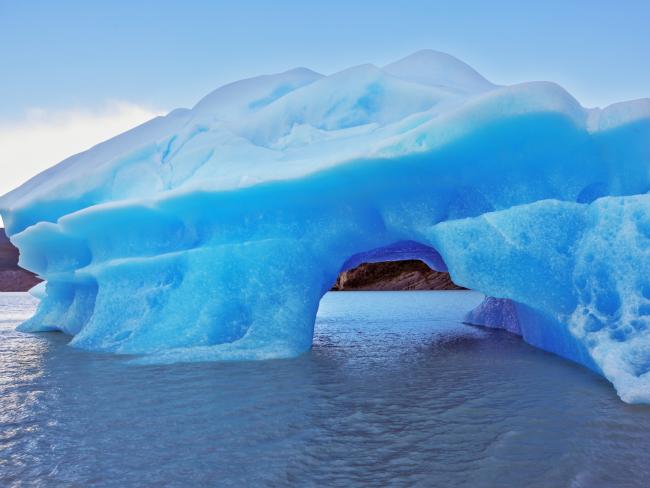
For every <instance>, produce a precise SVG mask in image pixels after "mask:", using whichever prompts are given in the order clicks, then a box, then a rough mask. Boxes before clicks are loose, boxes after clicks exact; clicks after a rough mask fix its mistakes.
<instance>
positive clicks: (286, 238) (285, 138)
mask: <svg viewBox="0 0 650 488" xmlns="http://www.w3.org/2000/svg"><path fill="white" fill-rule="evenodd" d="M649 163H650V101H649V100H637V101H633V102H626V103H622V104H616V105H613V106H611V107H607V108H605V109H585V108H583V107H582V106H581V105H580V104H579V103H578V102H577V101H576V100H575V99H574V98H572V97H571V96H570V95H569V94H568V93H567V92H565V91H564V90H563V89H562V88H560V87H559V86H557V85H554V84H552V83H545V82H544V83H542V82H535V83H525V84H520V85H514V86H508V87H500V86H496V85H493V84H492V83H490V82H489V81H487V80H485V78H483V77H482V76H481V75H479V74H478V73H477V72H476V71H474V70H473V69H472V68H470V67H469V66H467V65H465V64H464V63H462V62H461V61H459V60H457V59H455V58H453V57H451V56H448V55H445V54H442V53H436V52H433V51H423V52H419V53H416V54H414V55H412V56H410V57H408V58H405V59H404V60H400V61H398V62H396V63H393V64H391V65H389V66H386V67H384V68H378V67H375V66H371V65H362V66H357V67H353V68H350V69H348V70H345V71H342V72H340V73H335V74H333V75H330V76H322V75H319V74H317V73H314V72H312V71H309V70H307V69H304V68H299V69H296V70H292V71H289V72H286V73H281V74H278V75H269V76H263V77H258V78H253V79H250V80H244V81H241V82H237V83H234V84H231V85H227V86H225V87H222V88H220V89H218V90H216V91H215V92H213V93H212V94H210V95H208V96H207V97H206V98H205V99H203V100H202V101H201V102H199V103H198V104H197V105H196V106H195V107H194V108H193V109H191V110H186V109H182V110H176V111H174V112H172V113H170V114H169V115H167V116H166V117H161V118H157V119H154V120H152V121H150V122H148V123H146V124H143V125H142V126H140V127H137V128H135V129H133V130H131V131H129V132H127V133H125V134H122V135H119V136H117V137H115V138H114V139H111V140H109V141H107V142H105V143H103V144H100V145H98V146H96V147H94V148H92V149H90V150H89V151H86V152H84V153H81V154H79V155H76V156H73V157H72V158H69V159H67V160H65V161H63V162H62V163H60V164H59V165H57V166H55V167H53V168H51V169H49V170H48V171H46V172H44V173H42V174H41V175H38V176H36V177H35V178H33V179H32V180H30V181H29V182H27V183H25V184H24V185H23V186H21V187H20V188H17V189H16V190H14V191H12V192H11V193H9V194H7V195H5V196H4V197H2V199H1V200H0V209H1V210H0V211H1V212H2V216H3V218H4V221H5V223H6V225H7V228H8V233H9V235H10V236H11V240H12V242H14V244H16V245H17V246H18V247H19V248H20V251H21V263H20V264H21V266H23V267H25V268H27V269H30V270H32V271H34V272H36V273H38V274H39V275H40V276H42V277H43V278H45V279H46V280H47V288H46V296H45V297H44V298H43V300H42V301H41V304H40V307H39V309H38V311H37V313H36V315H35V316H34V317H33V318H32V319H30V320H28V321H27V322H25V323H24V324H22V325H21V330H24V331H40V330H62V331H64V332H66V333H69V334H71V335H74V337H73V339H72V341H71V345H73V346H76V347H80V348H84V349H88V350H95V351H107V352H115V353H126V354H138V355H143V356H142V357H140V358H139V359H138V361H140V362H173V361H202V360H236V359H265V358H283V357H294V356H296V355H298V354H300V353H302V352H304V351H305V350H307V349H308V348H309V347H310V345H311V340H312V333H313V323H314V318H315V314H316V310H317V308H318V302H319V300H320V297H321V296H322V295H323V294H324V293H325V292H326V291H327V290H328V289H329V287H330V286H331V284H332V282H333V281H334V279H335V277H336V276H337V274H338V272H339V271H340V270H341V269H344V268H346V267H350V266H352V265H354V263H355V262H357V261H359V260H380V259H406V258H408V259H412V258H419V259H422V260H424V261H426V262H428V263H429V264H431V265H432V266H433V267H435V268H437V269H444V267H447V268H448V270H449V272H450V273H451V275H452V277H453V279H454V281H455V282H456V283H458V284H460V285H462V286H465V287H468V288H472V289H475V290H479V291H482V292H484V293H486V294H487V295H488V296H490V297H493V300H494V301H493V302H491V303H488V304H484V306H483V307H481V308H479V309H477V310H476V311H475V312H474V313H472V314H471V316H470V317H469V318H468V319H471V321H472V322H475V323H484V324H486V325H490V326H503V327H505V328H508V329H510V330H512V331H514V332H518V333H520V334H521V335H522V337H523V338H524V339H525V340H526V341H527V342H529V343H531V344H533V345H536V346H538V347H541V348H543V349H546V350H549V351H552V352H555V353H557V354H560V355H562V356H564V357H567V358H570V359H572V360H574V361H577V362H580V363H582V364H584V365H586V366H588V367H590V368H592V369H593V370H594V371H597V372H599V373H601V374H603V375H604V376H605V377H607V378H608V379H609V380H611V381H612V382H613V383H614V385H615V387H616V389H617V391H618V393H619V395H620V396H621V397H622V398H623V399H624V400H625V401H629V402H650V374H649V373H648V371H650V329H649V328H648V325H650V278H648V276H650V274H649V271H650V261H649V257H648V251H647V250H648V249H649V247H648V239H650V200H649V198H650V197H649V196H648V195H646V192H647V190H648V184H649V173H648V169H649V167H650V166H649ZM495 304H496V305H495ZM499 304H500V305H499ZM503 304H506V306H505V308H504V306H503ZM499 322H503V323H502V324H499ZM513 324H516V326H515V325H513Z"/></svg>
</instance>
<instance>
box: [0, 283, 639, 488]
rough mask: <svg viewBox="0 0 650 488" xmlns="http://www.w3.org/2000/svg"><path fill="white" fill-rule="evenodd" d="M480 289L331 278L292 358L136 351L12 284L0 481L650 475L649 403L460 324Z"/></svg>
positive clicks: (2, 339) (544, 482)
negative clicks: (56, 313) (78, 328)
mask: <svg viewBox="0 0 650 488" xmlns="http://www.w3.org/2000/svg"><path fill="white" fill-rule="evenodd" d="M480 298H481V297H480V296H479V295H478V294H475V293H472V292H409V293H403V292H385V293H373V292H347V293H331V294H328V295H327V296H326V297H325V298H324V299H323V302H322V305H321V309H320V311H319V318H318V323H317V327H316V338H315V344H314V348H313V350H312V351H311V352H310V353H309V354H306V355H304V356H302V357H300V358H297V359H295V360H286V361H268V362H240V363H204V364H177V365H164V366H132V365H129V364H128V363H127V361H126V360H125V359H126V358H124V357H116V356H112V355H102V354H91V353H86V352H83V351H78V350H75V349H72V348H70V347H66V343H67V341H68V338H67V337H66V336H64V335H61V334H53V333H51V334H39V335H27V334H21V333H18V332H15V331H14V327H15V325H16V323H17V322H18V321H19V320H21V319H22V318H24V317H25V316H26V315H29V313H30V312H31V310H32V308H33V306H34V303H33V301H32V300H31V299H30V298H29V297H28V296H27V295H24V294H2V295H0V485H11V484H12V483H14V482H16V481H17V480H22V481H24V482H26V483H28V484H29V483H31V482H35V481H37V480H38V481H40V482H41V483H42V484H43V485H76V486H89V485H93V486H116V487H124V486H129V485H137V486H146V485H166V486H169V485H172V486H193V485H199V484H210V485H217V484H218V485H229V484H230V485H235V486H242V485H251V484H255V485H257V486H259V485H272V486H277V485H286V484H296V485H327V486H332V485H339V486H351V485H375V486H383V485H387V484H391V485H407V486H413V485H415V486H446V487H450V486H531V487H538V486H539V487H546V486H548V487H557V486H577V487H579V486H585V487H598V486H603V487H609V486H646V485H645V482H646V480H647V479H648V476H650V466H649V465H648V463H647V459H646V455H647V454H646V453H647V450H648V447H650V408H646V407H643V406H629V405H626V404H624V403H622V402H621V401H620V400H618V398H617V397H616V395H615V393H614V390H613V388H612V387H611V386H610V385H609V384H608V383H606V382H605V381H604V380H602V379H600V378H599V377H597V376H595V375H594V374H592V373H590V372H589V371H587V370H586V369H584V368H581V367H579V366H576V365H573V364H571V363H568V362H566V361H563V360H561V359H559V358H556V357H554V356H551V355H549V354H546V353H544V352H541V351H537V350H534V349H532V348H531V347H529V346H527V345H526V344H524V343H523V342H522V341H520V340H519V339H518V338H516V337H514V336H511V335H509V334H507V333H503V332H498V331H487V330H482V329H478V328H473V327H469V326H465V325H462V324H461V323H460V317H462V315H463V312H464V311H465V310H467V309H469V308H471V307H472V306H473V305H475V304H476V303H478V301H480Z"/></svg>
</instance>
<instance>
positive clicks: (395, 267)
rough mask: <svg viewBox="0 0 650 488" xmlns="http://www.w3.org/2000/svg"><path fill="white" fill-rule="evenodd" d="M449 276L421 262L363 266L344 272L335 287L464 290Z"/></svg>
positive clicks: (367, 264)
mask: <svg viewBox="0 0 650 488" xmlns="http://www.w3.org/2000/svg"><path fill="white" fill-rule="evenodd" d="M462 289H464V288H462V287H460V286H458V285H456V284H455V283H454V282H453V281H452V280H451V277H450V276H449V273H444V272H439V271H434V270H432V269H431V268H429V267H428V266H427V265H426V264H424V263H423V262H422V261H417V260H407V261H389V262H380V263H363V264H360V265H359V266H357V267H356V268H353V269H350V270H348V271H343V272H342V273H341V274H340V275H339V276H338V278H337V279H336V283H335V284H334V286H333V287H332V290H335V291H348V290H385V291H395V290H462Z"/></svg>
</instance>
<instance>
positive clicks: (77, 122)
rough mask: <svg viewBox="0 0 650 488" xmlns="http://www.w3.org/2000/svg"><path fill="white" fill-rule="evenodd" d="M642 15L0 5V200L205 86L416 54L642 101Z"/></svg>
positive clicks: (505, 6) (645, 52)
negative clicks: (442, 55)
mask: <svg viewBox="0 0 650 488" xmlns="http://www.w3.org/2000/svg"><path fill="white" fill-rule="evenodd" d="M649 26H650V2H648V1H645V0H627V1H626V0H618V1H607V0H591V1H583V0H574V1H568V0H564V1H556V0H547V1H544V2H525V1H520V0H519V1H514V0H513V1H505V0H503V1H501V0H491V1H463V0H453V1H435V0H428V1H413V0H401V1H400V2H395V1H386V2H383V1H380V0H374V1H354V0H346V1H340V0H328V1H320V2H310V1H308V0H301V1H293V0H275V1H268V0H267V1H246V0H239V1H219V0H213V1H196V0H184V1H173V2H172V1H165V0H158V1H144V0H143V1H137V0H131V1H121V0H112V1H110V2H94V1H92V2H89V1H83V2H82V1H66V0H58V1H30V0H0V195H1V194H4V193H6V192H7V191H9V190H11V189H12V188H14V187H16V186H17V185H19V184H20V183H22V182H23V181H25V180H27V179H28V178H29V177H31V176H33V175H34V174H36V173H38V172H40V171H42V170H43V169H45V168H47V167H49V166H51V165H53V164H55V163H57V162H58V161H60V160H62V159H64V158H65V157H67V156H69V155H72V154H74V153H77V152H80V151H82V150H85V149H87V148H89V147H91V146H93V145H94V144H96V143H98V142H101V141H103V140H105V139H107V138H109V137H111V136H113V135H116V134H118V133H120V132H122V131H124V130H126V129H128V128H130V127H133V126H135V125H137V124H139V123H142V122H144V121H146V120H148V119H150V118H152V117H154V116H155V115H158V114H163V113H166V112H168V111H170V110H171V109H173V108H176V107H191V106H192V105H194V104H195V103H196V102H197V101H198V100H199V99H200V98H201V97H202V96H204V95H205V94H207V93H209V92H210V91H212V90H213V89H215V88H217V87H218V86H220V85H222V84H224V83H227V82H231V81H235V80H238V79H241V78H245V77H250V76H255V75H258V74H264V73H274V72H280V71H285V70H287V69H290V68H293V67H296V66H306V67H309V68H311V69H314V70H316V71H319V72H321V73H324V74H329V73H334V72H336V71H339V70H341V69H344V68H346V67H349V66H352V65H357V64H362V63H366V62H370V63H374V64H377V65H379V66H381V65H384V64H387V63H389V62H391V61H394V60H396V59H399V58H401V57H404V56H406V55H408V54H410V53H412V52H414V51H417V50H419V49H425V48H429V49H436V50H439V51H444V52H447V53H449V54H452V55H454V56H456V57H458V58H460V59H462V60H463V61H465V62H467V63H468V64H470V65H471V66H473V67H474V68H475V69H477V70H478V71H479V72H480V73H481V74H483V75H484V76H485V77H486V78H488V79H489V80H490V81H493V82H495V83H498V84H512V83H518V82H523V81H532V80H552V81H555V82H557V83H559V84H561V85H562V86H564V87H565V88H566V89H568V90H569V91H570V92H571V93H572V94H573V95H574V96H576V97H577V98H578V100H579V101H580V102H581V103H582V104H583V105H585V106H604V105H607V104H610V103H613V102H616V101H620V100H625V99H633V98H641V97H649V96H650V27H649Z"/></svg>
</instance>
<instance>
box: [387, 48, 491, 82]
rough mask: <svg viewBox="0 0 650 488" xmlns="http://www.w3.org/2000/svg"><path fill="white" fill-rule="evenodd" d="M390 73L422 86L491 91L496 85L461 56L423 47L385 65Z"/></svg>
mask: <svg viewBox="0 0 650 488" xmlns="http://www.w3.org/2000/svg"><path fill="white" fill-rule="evenodd" d="M383 69H384V71H385V72H386V73H388V74H391V75H393V76H395V77H396V78H401V79H403V80H407V81H412V82H415V83H420V84H423V85H431V86H442V87H445V88H451V89H454V90H460V91H464V92H469V93H475V92H481V91H485V90H490V89H492V88H494V87H495V85H494V84H492V83H490V82H489V81H488V80H486V79H485V78H484V77H483V76H482V75H481V74H480V73H478V72H477V71H476V70H475V69H474V68H472V67H471V66H469V65H468V64H466V63H464V62H463V61H461V60H460V59H458V58H456V57H454V56H452V55H450V54H446V53H443V52H440V51H434V50H432V49H423V50H421V51H416V52H414V53H413V54H411V55H409V56H406V57H405V58H402V59H400V60H398V61H395V62H394V63H391V64H388V65H386V66H384V68H383Z"/></svg>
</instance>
